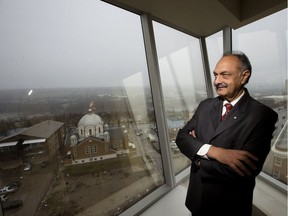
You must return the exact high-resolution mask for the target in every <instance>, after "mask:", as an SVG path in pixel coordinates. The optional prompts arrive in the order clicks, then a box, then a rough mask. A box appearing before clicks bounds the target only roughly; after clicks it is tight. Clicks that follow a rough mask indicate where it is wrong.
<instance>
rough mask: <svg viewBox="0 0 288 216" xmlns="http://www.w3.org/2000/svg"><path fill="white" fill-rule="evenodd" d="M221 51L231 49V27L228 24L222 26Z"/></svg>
mask: <svg viewBox="0 0 288 216" xmlns="http://www.w3.org/2000/svg"><path fill="white" fill-rule="evenodd" d="M223 51H224V52H228V51H232V29H231V27H228V26H226V27H224V28H223Z"/></svg>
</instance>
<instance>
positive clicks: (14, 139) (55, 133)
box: [0, 120, 65, 163]
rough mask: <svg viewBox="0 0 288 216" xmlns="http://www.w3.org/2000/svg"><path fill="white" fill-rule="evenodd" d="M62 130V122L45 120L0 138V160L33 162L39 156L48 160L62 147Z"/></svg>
mask: <svg viewBox="0 0 288 216" xmlns="http://www.w3.org/2000/svg"><path fill="white" fill-rule="evenodd" d="M64 132H65V131H64V123H62V122H57V121H53V120H47V121H43V122H41V123H39V124H36V125H33V126H32V127H29V128H28V129H24V130H23V131H21V132H19V133H18V134H16V135H13V136H10V137H6V138H4V139H2V140H0V158H1V159H0V160H1V161H7V160H21V161H22V162H24V163H25V162H32V163H33V160H37V158H39V157H42V158H43V157H45V158H46V160H50V159H51V158H53V157H54V156H55V155H56V152H57V151H58V150H59V149H60V148H62V147H63V140H64V136H65V134H64ZM35 162H36V161H35Z"/></svg>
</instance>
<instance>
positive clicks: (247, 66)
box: [222, 51, 252, 84]
mask: <svg viewBox="0 0 288 216" xmlns="http://www.w3.org/2000/svg"><path fill="white" fill-rule="evenodd" d="M224 56H235V57H237V58H238V59H239V61H240V64H241V68H240V69H241V71H245V70H249V71H250V76H249V77H248V79H247V81H246V83H245V84H247V83H248V82H249V79H250V77H251V75H252V66H251V63H250V60H249V59H248V57H247V56H246V55H245V54H244V53H243V52H241V51H228V52H225V53H224V54H223V56H222V57H224Z"/></svg>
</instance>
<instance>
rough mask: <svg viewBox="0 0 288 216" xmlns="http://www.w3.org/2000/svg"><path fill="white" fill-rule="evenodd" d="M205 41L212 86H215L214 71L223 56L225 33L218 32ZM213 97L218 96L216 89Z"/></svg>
mask: <svg viewBox="0 0 288 216" xmlns="http://www.w3.org/2000/svg"><path fill="white" fill-rule="evenodd" d="M205 41H206V46H207V53H208V60H209V68H210V76H211V82H212V86H214V85H213V79H214V74H213V70H214V68H215V66H216V64H217V62H218V61H219V59H220V58H221V56H222V55H223V33H222V31H220V32H217V33H215V34H213V35H211V36H209V37H207V38H205ZM213 95H214V96H217V93H216V91H215V88H214V87H213Z"/></svg>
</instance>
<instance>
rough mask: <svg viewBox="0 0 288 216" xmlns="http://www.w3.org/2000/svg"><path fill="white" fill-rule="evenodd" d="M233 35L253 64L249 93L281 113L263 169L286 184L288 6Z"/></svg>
mask: <svg viewBox="0 0 288 216" xmlns="http://www.w3.org/2000/svg"><path fill="white" fill-rule="evenodd" d="M232 34H233V49H235V50H241V51H243V52H245V53H246V54H247V56H248V57H249V58H250V61H251V64H252V68H253V71H252V77H251V80H250V81H249V84H248V85H247V88H248V89H249V92H250V94H251V95H252V96H253V97H255V98H256V99H257V100H259V101H260V102H262V103H264V104H266V105H268V106H270V107H271V108H273V109H274V110H275V111H276V112H277V113H278V115H279V120H278V122H277V123H276V129H275V132H274V137H273V140H272V143H271V151H270V153H269V155H268V157H267V159H266V162H265V164H264V167H263V170H262V171H263V172H264V173H266V174H268V175H271V176H272V177H274V178H276V179H277V180H279V181H280V182H283V183H284V184H287V87H288V81H287V9H285V10H282V11H280V12H278V13H275V14H272V15H271V16H268V17H266V18H264V19H261V20H259V21H257V22H254V23H252V24H250V25H247V26H245V27H242V28H240V29H237V30H235V31H233V33H232ZM281 160H283V161H285V163H284V162H283V163H279V161H281ZM275 161H278V162H277V163H275Z"/></svg>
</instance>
